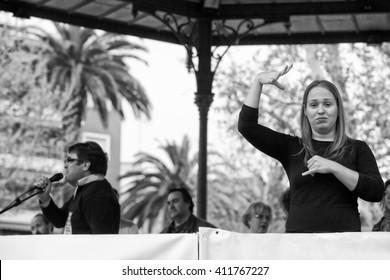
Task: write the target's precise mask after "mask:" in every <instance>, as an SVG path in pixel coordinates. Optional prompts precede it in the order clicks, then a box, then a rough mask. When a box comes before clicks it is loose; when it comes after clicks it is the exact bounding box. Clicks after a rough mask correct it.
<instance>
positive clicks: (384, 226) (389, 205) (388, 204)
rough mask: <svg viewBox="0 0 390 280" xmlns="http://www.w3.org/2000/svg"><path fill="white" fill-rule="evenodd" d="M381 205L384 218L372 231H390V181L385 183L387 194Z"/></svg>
mask: <svg viewBox="0 0 390 280" xmlns="http://www.w3.org/2000/svg"><path fill="white" fill-rule="evenodd" d="M380 204H381V208H382V210H383V217H382V218H381V219H380V221H379V222H378V223H376V224H375V225H374V227H373V229H372V231H390V179H388V180H387V181H386V182H385V193H384V195H383V198H382V201H381V203H380Z"/></svg>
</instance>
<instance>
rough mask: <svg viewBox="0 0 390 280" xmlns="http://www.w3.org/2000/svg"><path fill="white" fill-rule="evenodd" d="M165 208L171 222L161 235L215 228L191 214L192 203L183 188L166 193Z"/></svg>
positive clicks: (188, 194)
mask: <svg viewBox="0 0 390 280" xmlns="http://www.w3.org/2000/svg"><path fill="white" fill-rule="evenodd" d="M167 206H168V213H169V216H170V218H171V220H172V222H171V223H170V224H169V225H168V226H167V227H166V228H164V229H163V230H162V232H161V233H194V232H198V231H199V227H211V228H215V226H214V225H212V224H210V223H209V222H207V221H205V220H203V219H200V218H198V217H196V216H195V215H194V214H193V213H192V212H193V210H194V202H193V201H192V197H191V195H190V193H189V192H188V191H187V190H186V189H185V188H175V189H171V190H170V191H169V193H168V199H167Z"/></svg>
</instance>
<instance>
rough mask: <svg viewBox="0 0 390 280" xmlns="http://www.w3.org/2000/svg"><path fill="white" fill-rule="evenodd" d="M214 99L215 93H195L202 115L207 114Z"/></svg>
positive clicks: (196, 102)
mask: <svg viewBox="0 0 390 280" xmlns="http://www.w3.org/2000/svg"><path fill="white" fill-rule="evenodd" d="M213 100H214V94H199V93H195V104H196V105H197V106H198V109H199V113H200V114H201V116H203V115H207V114H208V111H209V108H210V106H211V104H212V103H213Z"/></svg>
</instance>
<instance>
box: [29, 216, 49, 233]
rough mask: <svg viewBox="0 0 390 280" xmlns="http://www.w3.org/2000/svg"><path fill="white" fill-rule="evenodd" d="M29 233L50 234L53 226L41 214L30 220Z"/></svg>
mask: <svg viewBox="0 0 390 280" xmlns="http://www.w3.org/2000/svg"><path fill="white" fill-rule="evenodd" d="M30 225H31V233H32V234H52V233H53V225H52V224H51V223H50V221H49V220H48V219H47V218H46V217H45V216H44V215H43V214H42V213H38V214H36V215H35V216H34V217H33V218H32V220H31V223H30Z"/></svg>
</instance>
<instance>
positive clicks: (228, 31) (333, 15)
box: [0, 0, 390, 46]
mask: <svg viewBox="0 0 390 280" xmlns="http://www.w3.org/2000/svg"><path fill="white" fill-rule="evenodd" d="M0 10H4V11H8V12H12V13H14V14H15V16H18V17H29V16H34V17H39V18H45V19H50V20H53V21H58V22H65V23H69V24H73V25H81V26H85V27H89V28H94V29H102V30H106V31H110V32H116V33H121V34H127V35H133V36H138V37H143V38H149V39H154V40H159V41H164V42H170V43H176V44H182V43H183V42H182V41H180V39H179V38H178V36H177V32H179V33H180V36H179V37H181V38H182V39H183V38H184V40H185V38H186V37H188V38H190V37H191V36H194V34H195V33H196V32H194V28H196V25H197V21H198V20H201V19H206V20H207V19H208V20H212V39H211V44H212V45H215V46H217V45H231V44H237V45H251V44H257V45H261V44H302V43H339V42H367V43H381V42H384V41H390V1H385V0H372V1H368V0H347V1H338V0H322V1H318V0H66V1H64V0H0ZM167 23H168V24H167ZM175 33H176V34H175ZM195 36H196V35H195ZM192 39H193V38H192Z"/></svg>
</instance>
